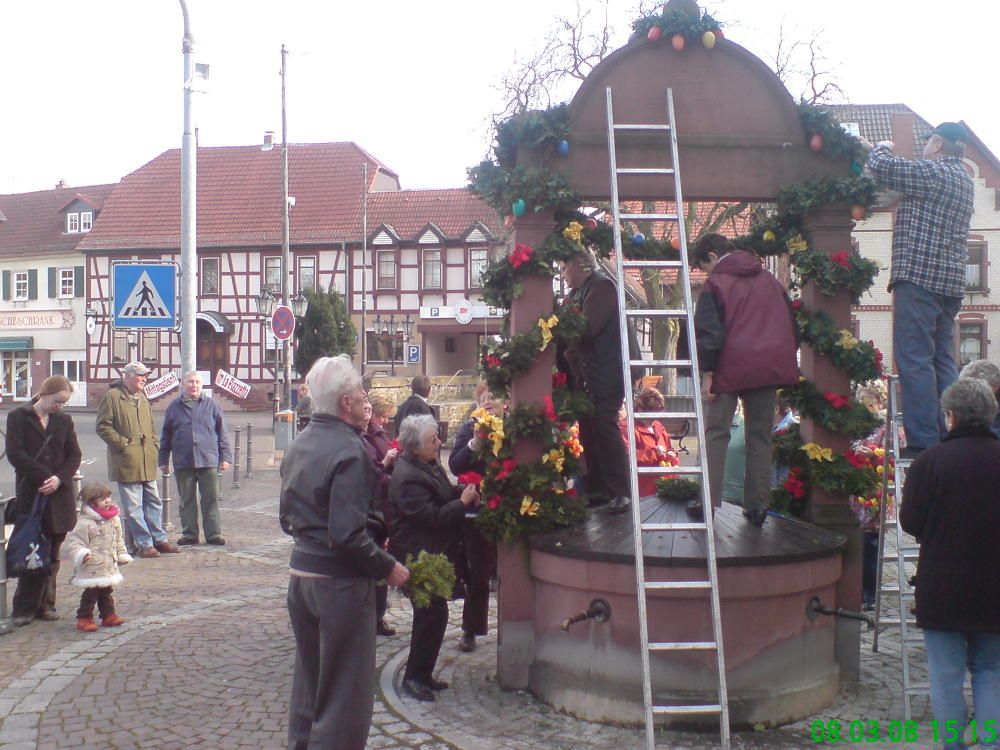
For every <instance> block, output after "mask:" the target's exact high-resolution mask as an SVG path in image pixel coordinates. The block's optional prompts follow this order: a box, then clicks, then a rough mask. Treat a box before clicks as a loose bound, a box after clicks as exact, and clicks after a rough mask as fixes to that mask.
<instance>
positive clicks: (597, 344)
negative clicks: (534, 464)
mask: <svg viewBox="0 0 1000 750" xmlns="http://www.w3.org/2000/svg"><path fill="white" fill-rule="evenodd" d="M559 265H560V268H559V272H560V273H561V274H562V277H563V280H565V282H566V285H567V286H569V288H570V290H571V292H570V295H569V297H568V300H569V301H570V302H571V303H574V304H576V305H577V306H578V307H579V308H580V309H581V310H582V311H583V315H584V317H585V318H586V319H587V329H586V330H585V331H584V332H583V336H582V337H581V338H580V340H579V342H577V343H576V344H574V345H573V346H568V347H566V349H565V351H563V352H562V355H563V357H564V359H565V362H566V364H567V365H568V368H569V374H570V375H571V376H572V377H573V379H574V381H575V384H576V385H577V386H578V387H582V388H583V390H584V391H585V392H586V393H587V396H589V397H590V400H591V403H592V404H593V405H594V410H593V411H592V412H591V413H590V414H587V415H585V416H583V417H580V442H581V443H582V444H583V458H584V460H585V461H586V463H587V492H588V494H594V495H598V496H603V497H604V498H606V499H608V500H610V503H609V505H608V507H609V509H610V510H611V512H612V513H624V512H625V511H626V510H628V508H629V505H630V504H631V502H632V501H631V499H630V498H631V494H632V492H631V488H630V482H629V471H628V454H627V453H626V452H625V443H624V441H622V434H621V430H619V428H618V411H619V410H620V409H621V408H622V401H623V400H624V399H625V382H624V380H623V378H622V346H621V332H620V330H619V322H618V291H617V289H616V287H615V283H614V282H613V281H612V280H611V279H609V278H608V277H607V276H605V275H604V274H603V273H601V272H600V271H598V270H596V269H597V261H596V259H595V258H594V256H593V254H592V253H590V252H586V251H585V252H580V253H578V254H577V255H576V256H575V257H574V258H573V259H572V260H568V261H564V262H560V264H559Z"/></svg>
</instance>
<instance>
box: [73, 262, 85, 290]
mask: <svg viewBox="0 0 1000 750" xmlns="http://www.w3.org/2000/svg"><path fill="white" fill-rule="evenodd" d="M83 272H84V268H83V266H74V267H73V296H74V297H82V296H83Z"/></svg>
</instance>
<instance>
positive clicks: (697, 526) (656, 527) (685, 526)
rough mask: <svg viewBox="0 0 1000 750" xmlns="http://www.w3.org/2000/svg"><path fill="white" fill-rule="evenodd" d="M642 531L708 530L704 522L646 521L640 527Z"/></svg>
mask: <svg viewBox="0 0 1000 750" xmlns="http://www.w3.org/2000/svg"><path fill="white" fill-rule="evenodd" d="M639 528H640V529H641V530H642V531H706V530H707V529H708V525H707V524H704V523H644V524H642V525H641V526H640V527H639Z"/></svg>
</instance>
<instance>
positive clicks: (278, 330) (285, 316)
mask: <svg viewBox="0 0 1000 750" xmlns="http://www.w3.org/2000/svg"><path fill="white" fill-rule="evenodd" d="M271 333H273V334H274V338H276V339H278V341H288V339H290V338H291V337H292V334H293V333H295V314H294V313H293V312H292V308H290V307H289V306H288V305H278V306H277V307H276V308H274V314H273V315H272V316H271Z"/></svg>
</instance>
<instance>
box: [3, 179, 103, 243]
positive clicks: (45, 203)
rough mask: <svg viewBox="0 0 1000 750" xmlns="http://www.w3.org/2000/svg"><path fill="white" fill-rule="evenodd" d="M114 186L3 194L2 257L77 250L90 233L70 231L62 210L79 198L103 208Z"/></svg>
mask: <svg viewBox="0 0 1000 750" xmlns="http://www.w3.org/2000/svg"><path fill="white" fill-rule="evenodd" d="M114 187H115V186H114V185H88V186H87V187H79V188H72V187H68V188H53V189H52V190H38V191H35V192H32V193H16V194H13V195H0V217H3V218H2V219H0V257H4V258H15V257H26V256H31V255H40V254H52V253H57V254H60V253H66V254H70V253H73V252H75V251H76V249H77V246H78V245H79V244H80V243H81V241H82V240H83V239H85V238H87V237H88V235H87V234H67V233H66V217H65V214H63V213H62V210H63V209H64V208H66V207H67V206H69V205H70V204H71V203H72V202H73V201H75V200H81V201H83V202H84V203H85V204H87V205H88V206H90V207H91V208H93V209H95V210H99V209H100V208H101V206H102V205H103V204H104V201H105V200H106V199H107V197H108V195H109V194H110V193H111V191H112V189H113V188H114ZM92 231H93V230H92Z"/></svg>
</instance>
